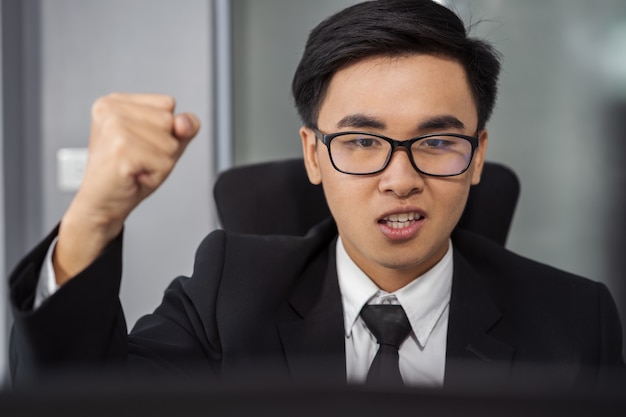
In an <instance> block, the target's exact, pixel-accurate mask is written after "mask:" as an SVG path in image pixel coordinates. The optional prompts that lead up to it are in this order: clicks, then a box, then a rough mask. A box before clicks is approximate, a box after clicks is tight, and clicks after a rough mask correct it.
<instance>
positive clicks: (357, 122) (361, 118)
mask: <svg viewBox="0 0 626 417" xmlns="http://www.w3.org/2000/svg"><path fill="white" fill-rule="evenodd" d="M337 127H338V128H341V127H352V128H358V129H384V128H385V123H384V122H382V121H381V120H379V119H376V118H374V117H372V116H367V115H365V114H361V113H357V114H349V115H347V116H346V117H344V118H342V119H341V120H339V121H338V122H337Z"/></svg>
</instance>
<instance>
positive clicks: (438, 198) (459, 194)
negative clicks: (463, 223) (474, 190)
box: [425, 176, 471, 228]
mask: <svg viewBox="0 0 626 417" xmlns="http://www.w3.org/2000/svg"><path fill="white" fill-rule="evenodd" d="M470 179H471V178H470V176H466V177H465V178H462V179H461V178H457V179H453V178H450V179H448V180H445V179H444V180H443V181H444V182H443V183H441V184H437V185H439V186H435V185H434V184H433V186H430V187H429V186H426V187H425V190H431V197H432V199H431V201H432V204H433V207H432V208H431V210H432V209H434V213H432V214H435V215H437V216H438V217H439V219H440V221H441V222H445V223H448V224H449V226H448V227H447V228H450V227H452V228H453V227H454V226H456V223H457V222H458V221H459V219H460V218H461V215H462V214H463V211H464V210H465V204H466V203H467V197H468V195H469V189H470ZM434 180H435V181H437V179H434ZM439 181H441V179H439Z"/></svg>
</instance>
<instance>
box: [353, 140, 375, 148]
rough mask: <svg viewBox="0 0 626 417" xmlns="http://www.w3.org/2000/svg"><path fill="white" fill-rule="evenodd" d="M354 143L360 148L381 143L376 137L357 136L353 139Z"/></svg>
mask: <svg viewBox="0 0 626 417" xmlns="http://www.w3.org/2000/svg"><path fill="white" fill-rule="evenodd" d="M352 144H353V145H354V146H357V147H359V148H371V147H373V146H376V145H378V144H379V140H378V139H376V138H356V139H353V140H352Z"/></svg>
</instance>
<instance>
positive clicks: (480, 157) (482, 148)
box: [472, 129, 489, 185]
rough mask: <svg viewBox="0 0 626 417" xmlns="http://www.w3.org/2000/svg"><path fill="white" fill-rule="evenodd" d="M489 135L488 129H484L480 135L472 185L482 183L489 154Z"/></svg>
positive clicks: (475, 153)
mask: <svg viewBox="0 0 626 417" xmlns="http://www.w3.org/2000/svg"><path fill="white" fill-rule="evenodd" d="M488 139H489V134H488V133H487V129H483V130H482V131H481V132H480V134H479V135H478V148H477V149H476V152H474V160H473V161H472V164H473V165H474V169H473V171H472V185H476V184H478V183H479V182H480V176H481V174H482V172H483V166H484V165H485V153H486V152H487V144H488V142H489V140H488Z"/></svg>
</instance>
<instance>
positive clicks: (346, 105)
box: [318, 54, 477, 129]
mask: <svg viewBox="0 0 626 417" xmlns="http://www.w3.org/2000/svg"><path fill="white" fill-rule="evenodd" d="M352 115H363V116H367V117H368V118H375V119H376V120H379V121H381V122H382V123H383V124H384V125H385V127H390V126H397V127H398V129H405V128H406V126H405V125H407V126H417V125H418V124H419V122H420V121H421V120H424V119H427V118H432V117H437V116H442V115H451V116H454V117H456V118H458V119H459V120H461V121H462V122H463V124H464V125H465V126H467V127H469V128H475V127H476V124H477V111H476V105H475V102H474V100H473V96H472V92H471V89H470V86H469V84H468V82H467V76H466V73H465V70H464V68H463V66H462V65H461V64H459V63H458V62H457V61H455V60H453V59H450V58H447V57H441V56H435V55H427V54H414V55H406V56H400V57H373V58H368V59H365V60H362V61H359V62H356V63H353V64H351V65H348V66H346V67H344V68H342V69H341V70H339V71H337V72H336V73H335V74H334V76H333V77H332V78H331V80H330V82H329V85H328V89H327V92H326V94H325V97H324V99H323V101H322V103H321V106H320V112H319V118H318V125H319V127H320V128H322V129H333V128H337V127H342V126H340V123H339V122H340V121H341V120H345V118H346V117H348V118H349V117H351V116H352Z"/></svg>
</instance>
